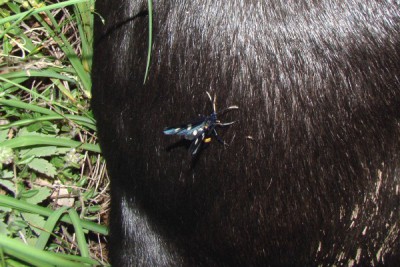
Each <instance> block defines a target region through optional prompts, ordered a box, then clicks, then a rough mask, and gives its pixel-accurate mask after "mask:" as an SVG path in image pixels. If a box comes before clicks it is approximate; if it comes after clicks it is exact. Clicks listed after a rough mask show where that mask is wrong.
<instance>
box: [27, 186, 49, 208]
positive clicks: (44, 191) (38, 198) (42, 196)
mask: <svg viewBox="0 0 400 267" xmlns="http://www.w3.org/2000/svg"><path fill="white" fill-rule="evenodd" d="M35 190H37V194H35V195H33V196H31V197H29V198H26V199H25V200H26V202H28V203H31V204H38V203H40V202H42V201H43V200H46V199H47V198H48V197H49V196H50V195H51V191H50V189H48V188H47V187H39V188H37V189H35Z"/></svg>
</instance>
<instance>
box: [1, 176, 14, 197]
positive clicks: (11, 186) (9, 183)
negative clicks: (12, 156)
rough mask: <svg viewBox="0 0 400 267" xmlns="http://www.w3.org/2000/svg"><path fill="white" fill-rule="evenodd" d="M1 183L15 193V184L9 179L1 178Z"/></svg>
mask: <svg viewBox="0 0 400 267" xmlns="http://www.w3.org/2000/svg"><path fill="white" fill-rule="evenodd" d="M0 185H1V186H4V187H5V188H7V190H9V191H11V192H13V193H14V194H15V184H14V183H13V182H12V181H11V180H9V179H3V178H2V179H0Z"/></svg>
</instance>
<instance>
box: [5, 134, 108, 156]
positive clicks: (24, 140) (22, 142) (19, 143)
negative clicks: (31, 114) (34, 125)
mask: <svg viewBox="0 0 400 267" xmlns="http://www.w3.org/2000/svg"><path fill="white" fill-rule="evenodd" d="M40 145H48V146H59V147H71V148H81V149H83V150H87V151H92V152H95V153H101V150H100V146H99V145H97V144H88V143H81V142H78V141H74V140H71V139H67V138H61V137H48V136H37V135H32V136H29V135H24V136H18V137H15V138H13V139H9V140H6V141H3V142H0V147H1V146H4V147H9V148H13V149H14V148H22V147H30V146H40Z"/></svg>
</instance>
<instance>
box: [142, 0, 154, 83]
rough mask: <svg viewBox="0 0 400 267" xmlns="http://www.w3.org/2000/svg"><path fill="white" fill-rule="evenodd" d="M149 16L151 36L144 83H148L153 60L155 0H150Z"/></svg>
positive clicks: (148, 3)
mask: <svg viewBox="0 0 400 267" xmlns="http://www.w3.org/2000/svg"><path fill="white" fill-rule="evenodd" d="M147 5H148V7H149V8H148V9H149V11H148V16H149V37H148V48H147V62H146V73H145V74H144V81H143V84H145V83H146V80H147V76H148V75H149V70H150V60H151V48H152V46H153V1H152V0H148V1H147Z"/></svg>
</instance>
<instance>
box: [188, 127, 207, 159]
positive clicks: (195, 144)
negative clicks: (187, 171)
mask: <svg viewBox="0 0 400 267" xmlns="http://www.w3.org/2000/svg"><path fill="white" fill-rule="evenodd" d="M205 136H206V133H205V132H202V133H201V134H200V135H199V136H198V137H197V138H196V139H195V140H194V141H193V142H192V144H191V145H190V147H189V152H190V154H191V155H192V156H193V157H194V156H195V155H196V154H197V152H199V149H200V146H201V144H202V143H203V140H204V138H205Z"/></svg>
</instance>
